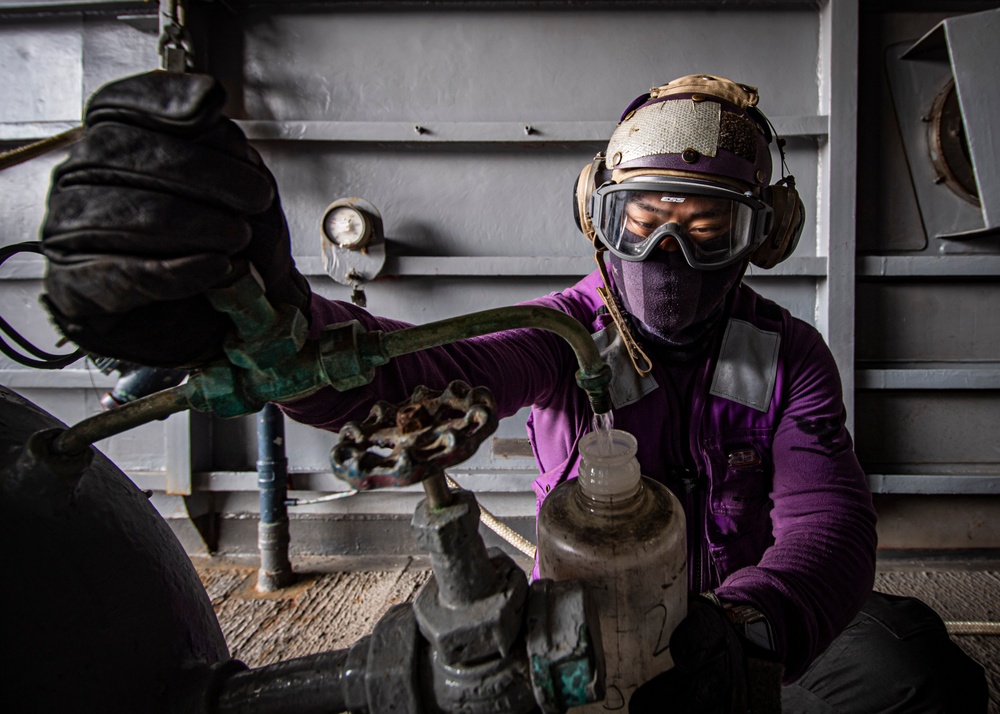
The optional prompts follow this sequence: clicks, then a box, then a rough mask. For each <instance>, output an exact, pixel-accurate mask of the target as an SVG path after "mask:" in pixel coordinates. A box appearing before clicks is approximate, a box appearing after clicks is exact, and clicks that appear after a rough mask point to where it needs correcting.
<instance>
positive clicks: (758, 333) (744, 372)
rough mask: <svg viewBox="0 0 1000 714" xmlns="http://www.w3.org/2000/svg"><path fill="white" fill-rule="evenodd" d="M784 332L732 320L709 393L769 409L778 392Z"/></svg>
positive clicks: (723, 340) (765, 409) (754, 406)
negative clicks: (780, 333) (780, 351)
mask: <svg viewBox="0 0 1000 714" xmlns="http://www.w3.org/2000/svg"><path fill="white" fill-rule="evenodd" d="M780 344H781V335H779V334H778V333H777V332H768V331H766V330H761V329H759V328H757V327H755V326H753V325H751V324H750V323H749V322H746V321H744V320H730V321H729V324H728V325H727V326H726V334H725V335H723V337H722V348H721V349H720V351H719V362H718V364H716V365H715V375H714V376H713V377H712V387H711V389H710V390H709V393H711V394H714V395H715V396H717V397H723V398H724V399H729V400H731V401H734V402H738V403H740V404H745V405H746V406H748V407H752V408H753V409H756V410H758V411H762V412H766V411H767V410H768V408H769V407H770V406H771V396H772V395H773V394H774V380H775V378H776V376H777V373H778V347H779V345H780Z"/></svg>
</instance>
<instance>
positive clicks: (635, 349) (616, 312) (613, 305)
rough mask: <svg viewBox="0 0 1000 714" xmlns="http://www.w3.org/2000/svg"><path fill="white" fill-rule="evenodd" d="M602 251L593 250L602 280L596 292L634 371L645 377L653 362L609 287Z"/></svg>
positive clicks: (651, 368) (651, 369)
mask: <svg viewBox="0 0 1000 714" xmlns="http://www.w3.org/2000/svg"><path fill="white" fill-rule="evenodd" d="M595 248H596V243H595ZM602 253H604V250H603V249H601V248H596V250H595V251H594V262H596V263H597V268H598V270H600V271H601V280H603V281H604V286H603V287H598V288H597V294H598V295H600V296H601V300H603V301H604V304H605V306H606V307H607V308H608V314H610V315H611V319H612V320H613V321H614V323H615V326H616V327H617V328H618V334H620V335H621V337H622V342H623V343H624V345H625V349H626V350H627V351H628V356H629V359H630V360H631V361H632V366H633V367H635V371H636V372H638V373H639V376H640V377H645V376H646V375H648V374H649V373H650V372H652V371H653V363H652V362H651V361H650V359H649V356H648V355H647V354H646V353H645V352H644V351H643V349H642V347H640V346H639V343H638V342H637V341H636V339H635V336H634V335H633V334H632V328H631V327H630V326H629V324H628V320H626V319H625V315H624V314H623V313H622V310H621V305H620V304H619V302H618V297H617V296H616V295H615V293H614V291H613V290H612V289H611V281H610V280H609V279H608V269H607V266H606V265H605V264H604V260H603V259H602V255H601V254H602Z"/></svg>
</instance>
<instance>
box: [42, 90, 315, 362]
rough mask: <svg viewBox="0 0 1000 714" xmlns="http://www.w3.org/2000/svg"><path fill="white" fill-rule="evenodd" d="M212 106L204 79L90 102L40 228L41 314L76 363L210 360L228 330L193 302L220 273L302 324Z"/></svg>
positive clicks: (277, 252) (296, 297)
mask: <svg viewBox="0 0 1000 714" xmlns="http://www.w3.org/2000/svg"><path fill="white" fill-rule="evenodd" d="M224 102H225V93H224V91H223V89H222V87H221V85H219V84H218V82H216V81H215V80H214V79H212V78H211V77H208V76H205V75H182V74H171V73H166V72H151V73H148V74H143V75H137V76H134V77H129V78H126V79H123V80H120V81H117V82H113V83H111V84H108V85H105V86H104V87H102V88H101V89H100V90H98V92H97V93H96V94H95V95H94V96H93V97H92V98H91V100H90V103H89V104H88V107H87V112H86V117H85V125H86V132H85V135H84V138H83V139H82V140H81V141H80V142H78V143H77V144H76V145H75V146H74V147H73V149H72V151H71V154H70V157H69V159H67V160H66V161H65V162H64V163H62V164H61V165H59V166H58V167H57V168H56V169H55V171H54V173H53V178H52V187H51V191H50V194H49V198H48V206H47V208H48V213H47V215H46V219H45V223H44V225H43V227H42V249H43V252H44V253H45V256H46V257H47V258H48V261H49V270H48V274H47V276H46V278H45V290H46V295H45V296H44V300H45V303H46V306H47V307H48V309H49V312H50V313H51V314H52V316H53V318H54V319H55V321H56V323H57V324H58V325H59V327H60V329H61V330H62V331H63V333H64V334H65V335H66V336H67V337H69V338H70V339H71V340H73V341H74V342H76V343H77V344H79V345H80V346H81V347H83V348H84V349H85V350H87V351H89V352H92V353H94V354H98V355H104V356H109V357H116V358H119V359H124V360H128V361H131V362H136V363H139V364H145V365H151V366H171V367H174V366H193V365H198V364H200V363H203V362H205V361H206V360H209V359H212V358H214V357H217V356H219V355H220V354H221V349H222V341H223V339H224V337H225V335H226V333H227V332H228V331H229V330H230V328H231V323H230V321H229V318H228V317H226V316H225V315H222V314H221V313H218V312H216V311H215V310H213V309H212V307H211V305H210V304H209V302H208V300H207V298H206V297H205V295H204V293H205V291H206V290H208V289H210V288H212V287H214V286H216V285H218V284H219V283H220V282H221V281H224V280H225V279H226V277H227V276H228V275H229V273H230V271H231V269H232V261H233V260H249V261H250V262H251V263H253V265H254V266H255V267H256V268H257V271H258V272H259V273H260V275H261V277H262V278H263V280H264V284H265V290H266V294H267V297H268V299H269V300H270V302H271V303H272V304H275V305H277V304H281V303H287V304H291V305H293V306H295V307H297V308H299V309H300V310H302V312H303V313H304V314H305V315H306V316H307V317H308V314H309V312H308V305H309V295H310V292H309V286H308V283H307V282H306V280H305V279H304V278H303V277H302V275H301V274H300V273H298V271H296V269H295V266H294V264H293V261H292V256H291V249H290V245H289V237H288V229H287V227H286V224H285V217H284V213H283V212H282V209H281V204H280V201H279V199H278V193H277V188H276V186H275V182H274V178H273V177H272V176H271V173H270V171H268V169H267V167H266V166H265V165H264V163H263V161H262V160H261V158H260V156H259V154H258V153H257V152H256V151H255V150H254V149H253V148H252V147H251V146H250V144H249V143H248V142H247V140H246V138H245V136H244V135H243V133H242V132H241V131H240V129H239V128H238V127H237V126H236V125H235V124H234V123H233V122H231V121H230V120H228V119H226V118H225V117H223V116H222V115H221V111H222V107H223V104H224Z"/></svg>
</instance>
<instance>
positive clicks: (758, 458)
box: [708, 430, 774, 543]
mask: <svg viewBox="0 0 1000 714" xmlns="http://www.w3.org/2000/svg"><path fill="white" fill-rule="evenodd" d="M708 457H709V461H710V462H711V464H712V478H711V479H710V483H709V510H710V511H711V517H710V522H711V524H712V526H713V528H712V530H714V531H715V533H714V536H715V537H714V538H713V540H715V541H716V542H717V543H721V542H724V541H727V540H733V539H738V538H741V537H743V536H746V535H751V534H753V535H757V536H759V535H761V534H762V532H763V531H766V533H767V534H768V535H770V531H771V528H770V513H771V506H772V504H771V498H770V493H771V489H772V481H773V476H774V465H773V462H772V459H771V431H770V430H740V431H733V432H730V433H726V434H723V435H721V438H720V439H719V441H718V442H716V443H715V444H713V445H711V446H710V447H709V448H708Z"/></svg>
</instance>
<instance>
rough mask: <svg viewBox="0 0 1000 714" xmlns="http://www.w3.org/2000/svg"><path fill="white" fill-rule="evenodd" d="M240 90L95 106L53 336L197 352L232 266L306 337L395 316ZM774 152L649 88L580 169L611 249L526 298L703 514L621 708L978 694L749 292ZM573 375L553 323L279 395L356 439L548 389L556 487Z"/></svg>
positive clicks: (49, 230) (59, 230) (56, 211)
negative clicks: (257, 147)
mask: <svg viewBox="0 0 1000 714" xmlns="http://www.w3.org/2000/svg"><path fill="white" fill-rule="evenodd" d="M224 101H225V99H224V94H223V92H222V90H221V87H220V86H219V85H218V84H217V83H216V82H214V81H213V80H211V79H210V78H208V77H205V76H200V75H184V76H182V75H168V74H164V73H154V74H150V75H141V76H138V77H135V78H130V79H126V80H122V81H120V82H117V83H114V84H111V85H108V86H106V87H104V88H103V89H102V90H100V91H99V92H98V93H97V94H96V95H95V96H94V97H93V98H92V100H91V103H90V105H89V107H88V112H87V117H86V123H87V127H88V130H87V135H86V137H85V138H84V139H83V141H81V142H80V143H79V144H77V145H76V146H75V147H74V149H73V152H72V155H71V157H70V159H69V160H68V161H66V162H65V163H64V164H62V165H61V166H59V167H58V168H57V169H56V171H55V173H54V176H53V186H52V191H51V194H50V197H49V202H48V209H49V210H48V215H47V218H46V222H45V225H44V227H43V241H44V250H45V253H46V256H47V257H48V259H49V261H50V270H49V273H48V276H47V278H46V290H47V295H46V297H45V300H46V304H47V306H48V308H49V310H50V312H51V313H52V316H53V318H54V319H55V320H56V322H57V323H58V324H59V326H60V328H61V329H62V330H63V332H64V333H65V334H66V335H67V336H69V337H70V338H71V339H73V340H74V341H76V342H77V343H79V344H80V345H81V346H82V347H84V348H85V349H91V350H93V351H95V352H96V353H100V354H105V355H112V356H115V357H118V358H121V359H126V360H131V361H135V362H139V363H142V364H148V365H163V366H180V365H197V364H199V363H202V362H204V361H206V360H208V359H210V358H212V357H215V356H217V355H218V354H219V353H220V351H221V340H222V336H223V335H224V334H225V332H226V329H227V326H228V323H227V318H226V317H225V316H223V315H220V314H219V313H216V312H214V311H213V310H212V309H211V307H210V306H209V304H208V303H207V300H206V298H205V297H204V292H205V291H206V290H207V289H209V288H211V287H213V286H214V285H217V284H218V283H219V282H220V281H222V280H223V279H224V278H225V277H226V275H227V273H228V272H229V271H230V269H231V261H232V259H234V258H241V259H249V260H250V261H251V262H252V263H253V264H254V265H255V266H256V267H257V269H258V271H259V272H260V273H261V276H262V277H263V279H264V282H265V285H266V289H267V294H268V296H269V298H270V299H271V301H272V302H273V303H275V304H277V303H287V304H291V305H294V306H296V307H298V308H299V309H300V310H302V312H303V313H304V314H305V315H307V316H308V317H309V319H310V324H311V330H312V335H313V336H316V335H317V334H318V333H319V331H320V330H321V329H322V328H323V327H324V326H325V325H328V324H330V323H335V322H342V321H344V320H348V319H357V320H359V321H360V322H361V323H362V325H363V326H364V327H365V328H366V329H369V330H375V329H381V330H391V329H394V328H399V327H402V326H403V325H402V323H399V322H394V321H392V320H387V319H384V318H378V317H374V316H372V315H369V314H368V313H366V312H365V311H363V310H361V309H360V308H358V307H355V306H353V305H349V304H345V303H341V302H333V301H330V300H326V299H324V298H321V297H319V296H316V295H311V294H310V290H309V287H308V285H307V283H306V281H305V280H304V279H303V277H302V276H301V275H300V274H299V273H298V272H297V271H296V270H295V267H294V264H293V263H292V260H291V255H290V250H289V239H288V232H287V228H286V226H285V221H284V215H283V213H282V210H281V206H280V203H279V200H278V195H277V190H276V187H275V186H274V180H273V178H272V177H271V175H270V173H269V172H268V170H267V169H266V167H265V166H264V165H263V163H262V162H261V160H260V158H259V156H258V155H257V154H256V152H255V151H254V150H253V149H252V148H251V147H250V146H249V145H248V144H247V142H246V140H245V139H244V138H243V136H242V134H241V133H240V131H239V130H238V129H237V128H236V126H235V125H234V124H232V123H231V122H229V121H228V120H227V119H225V118H223V117H222V116H221V115H220V111H221V108H222V106H223V103H224ZM772 143H773V137H772V132H771V130H770V125H769V122H768V121H767V120H766V118H765V117H764V115H763V114H762V113H761V111H760V110H759V109H758V108H757V91H756V89H755V88H753V87H749V86H746V85H741V84H737V83H734V82H731V81H729V80H726V79H722V78H718V77H711V76H707V75H694V76H689V77H683V78H681V79H679V80H675V81H674V82H671V83H669V84H667V85H664V86H662V87H657V88H655V89H653V90H652V91H651V92H650V93H649V94H646V95H643V96H642V97H639V98H638V99H637V100H636V101H635V102H633V103H632V104H631V105H630V106H629V107H628V108H627V109H626V111H625V113H624V114H623V116H622V118H621V122H620V124H619V125H618V128H617V129H616V131H615V132H614V134H613V136H612V138H611V141H610V143H609V145H608V148H607V151H606V152H605V153H604V154H602V155H599V156H598V157H597V158H596V159H595V161H594V162H593V163H592V164H591V165H589V166H588V167H586V168H585V169H584V171H583V173H582V174H581V175H580V178H579V181H578V184H577V217H578V221H579V224H580V226H581V228H582V230H583V231H584V233H585V234H586V235H587V236H588V237H589V238H590V239H591V241H592V242H593V244H594V246H595V248H596V249H597V250H598V251H599V253H607V267H605V261H604V260H603V259H602V260H599V261H598V264H599V265H600V266H601V268H600V270H598V271H596V272H595V273H594V274H592V275H590V276H588V277H586V278H584V279H583V280H581V281H580V282H579V283H577V284H576V285H575V286H573V287H571V288H569V289H567V290H565V291H563V292H561V293H555V294H552V295H549V296H546V297H543V298H539V299H537V300H534V301H532V302H533V303H534V304H538V305H545V306H549V307H554V308H556V309H559V310H562V311H564V312H566V313H568V314H570V315H572V316H573V317H575V318H576V319H577V320H579V321H580V322H581V323H582V324H584V325H585V326H587V327H588V328H589V329H590V330H591V332H592V333H593V335H594V339H595V341H596V342H597V344H598V346H599V347H600V349H601V351H602V354H603V356H604V358H605V359H606V360H607V361H608V363H609V364H610V365H611V367H612V370H613V373H614V379H613V383H612V397H613V403H614V421H615V427H616V428H620V429H624V430H626V431H629V432H631V433H632V434H634V435H635V436H636V438H637V439H638V444H639V452H638V459H639V462H640V464H641V466H642V471H643V473H644V474H645V475H647V476H649V477H651V478H654V479H656V480H658V481H660V482H662V483H664V484H666V485H667V486H668V487H670V488H671V489H673V491H674V492H675V493H676V494H677V495H678V497H679V498H680V500H681V502H682V503H683V504H684V507H685V512H686V516H687V522H688V526H689V532H688V541H689V554H688V558H689V572H690V575H691V582H690V587H691V590H692V591H693V592H695V593H703V594H704V597H693V598H692V599H691V609H690V612H689V615H688V617H687V618H686V619H685V620H684V621H683V622H682V623H681V625H680V626H679V627H678V629H677V630H676V632H675V634H674V636H673V638H672V639H671V650H672V654H673V657H674V660H675V662H676V667H675V669H674V670H672V671H670V672H668V673H666V674H664V675H661V676H660V677H658V678H656V679H654V680H652V681H651V682H649V683H647V684H646V685H644V686H643V687H641V688H640V689H639V690H638V691H637V692H636V694H635V695H634V696H633V698H632V701H631V703H630V711H633V712H717V713H720V714H722V713H725V714H728V713H729V712H745V711H748V710H749V709H748V707H749V708H752V709H753V710H756V711H762V710H764V709H766V708H767V707H768V706H770V707H771V709H772V710H773V709H774V707H775V706H776V702H775V701H773V700H775V699H776V694H777V682H778V681H779V680H780V679H781V678H783V681H784V686H783V687H782V688H781V694H780V698H781V705H782V707H783V709H784V711H786V712H858V713H865V714H869V713H872V712H883V711H884V712H888V711H892V712H944V711H954V712H983V711H985V710H986V699H987V693H986V684H985V679H984V677H983V672H982V668H981V667H979V665H977V664H976V663H974V662H973V661H972V660H970V659H968V658H967V657H966V656H965V655H964V654H962V653H961V651H960V650H959V649H958V648H957V647H956V646H955V645H954V644H953V643H952V642H951V641H950V639H949V638H948V635H947V633H946V631H945V629H944V626H943V623H942V622H941V620H940V618H938V617H937V615H936V614H934V613H933V612H932V611H931V610H930V609H929V608H927V607H926V606H925V605H923V604H922V603H920V602H919V601H916V600H912V599H907V598H898V597H890V596H886V595H880V594H877V593H872V591H871V587H872V582H873V578H874V571H875V546H876V535H875V513H874V510H873V508H872V503H871V497H870V494H869V492H868V489H867V486H866V481H865V475H864V473H863V472H862V470H861V467H860V466H859V464H858V461H857V458H856V457H855V454H854V451H853V447H852V442H851V438H850V435H849V434H848V432H847V430H846V428H845V412H844V406H843V402H842V396H841V384H840V379H839V375H838V372H837V366H836V364H835V363H834V360H833V358H832V356H831V354H830V351H829V349H828V348H827V346H826V344H825V343H824V342H823V339H822V337H821V336H820V335H819V333H818V332H817V331H816V330H815V329H814V328H812V327H811V326H809V325H807V324H806V323H804V322H802V321H800V320H798V319H796V318H794V317H792V316H791V315H790V314H789V313H788V311H787V310H785V309H784V308H781V307H779V306H778V305H776V304H775V303H773V302H771V301H769V300H766V299H764V298H762V297H761V296H759V295H757V293H755V292H754V291H753V290H751V289H750V288H749V287H747V286H746V285H744V284H743V283H742V277H743V274H744V272H745V271H746V269H747V267H748V265H749V264H750V263H754V264H755V265H758V266H760V267H765V268H767V267H771V266H773V265H775V264H776V263H778V262H780V261H781V260H783V259H784V258H786V257H787V256H788V255H789V254H790V253H791V252H792V250H794V248H795V244H796V242H797V241H798V237H799V234H800V232H801V230H802V225H803V222H804V210H803V206H802V203H801V202H800V200H799V199H798V195H797V193H796V192H795V188H794V181H793V180H792V179H791V177H782V179H781V180H779V181H777V182H776V183H774V184H771V152H770V145H771V144H772ZM778 146H779V149H780V142H779V143H778ZM575 370H576V362H575V359H574V356H573V354H572V352H571V351H570V350H569V348H568V347H567V346H566V344H565V343H564V342H563V341H562V340H561V339H559V338H558V337H555V336H553V335H551V334H550V333H547V332H543V331H540V330H512V331H508V332H503V333H498V334H494V335H488V336H485V337H482V338H476V339H472V340H466V341H463V342H460V343H455V344H453V345H449V346H446V347H441V348H436V349H434V350H429V351H425V352H421V353H417V354H414V355H409V356H406V357H401V358H398V359H396V360H394V361H393V362H391V363H390V364H388V365H386V366H384V367H381V368H380V369H379V370H378V371H377V374H376V377H375V380H374V381H373V382H372V384H371V385H370V386H369V387H364V388H358V389H354V390H350V391H348V392H344V393H338V392H334V391H332V390H329V389H327V390H324V391H321V392H318V393H316V394H314V395H312V396H310V397H307V398H304V399H301V400H299V401H297V402H294V403H290V404H286V405H283V408H284V409H285V411H286V413H287V414H289V415H290V416H292V417H293V418H295V419H297V420H299V421H302V422H305V423H308V424H312V425H315V426H317V427H321V428H326V429H338V428H339V427H340V426H341V425H342V424H343V423H344V422H345V421H347V420H351V419H362V418H364V417H365V416H366V415H367V413H368V410H369V408H370V407H371V405H372V404H373V402H374V401H375V400H377V399H382V400H386V401H390V402H400V401H404V400H406V399H407V398H408V397H409V395H410V393H411V392H412V390H413V388H415V387H416V386H417V385H421V384H422V385H427V386H429V387H432V388H443V387H444V386H445V385H446V384H447V383H448V382H449V381H451V380H453V379H462V380H463V381H466V382H468V383H470V384H473V385H482V386H487V387H489V388H491V390H492V391H493V393H494V395H495V397H496V401H497V407H498V412H499V415H500V416H501V417H504V416H509V415H512V414H514V413H515V412H516V411H518V410H519V409H520V408H521V407H523V406H526V405H530V406H531V407H532V412H531V416H530V418H529V421H528V432H529V437H530V439H531V443H532V446H533V449H534V453H535V457H536V460H537V462H538V466H539V471H540V476H539V478H538V480H537V481H536V483H535V488H536V493H537V495H538V498H539V501H541V499H543V498H544V497H545V495H546V494H547V493H548V492H549V491H550V490H551V489H552V488H553V487H555V486H556V485H557V484H558V483H560V482H562V481H563V480H565V479H568V478H573V477H574V476H575V475H576V470H577V466H578V461H579V455H578V453H577V449H576V446H577V443H578V441H579V439H580V437H581V436H582V435H583V434H585V433H586V432H587V431H588V430H589V429H590V428H591V412H590V406H589V402H588V401H587V399H586V396H585V395H584V393H583V392H582V391H581V390H580V389H579V388H578V387H577V385H576V383H575V380H574V373H575ZM769 682H771V683H773V688H772V689H771V691H768V687H767V686H766V685H767V683H769Z"/></svg>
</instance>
